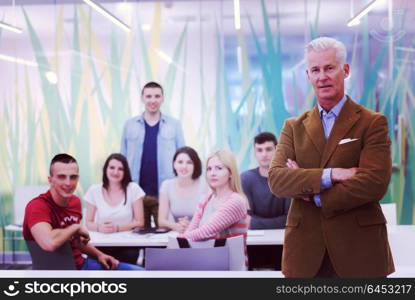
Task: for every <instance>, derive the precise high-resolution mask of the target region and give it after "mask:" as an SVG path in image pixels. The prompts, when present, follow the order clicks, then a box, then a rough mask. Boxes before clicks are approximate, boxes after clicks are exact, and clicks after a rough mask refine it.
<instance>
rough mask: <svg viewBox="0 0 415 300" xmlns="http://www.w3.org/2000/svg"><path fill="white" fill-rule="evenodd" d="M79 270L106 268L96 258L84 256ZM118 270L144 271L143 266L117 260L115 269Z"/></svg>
mask: <svg viewBox="0 0 415 300" xmlns="http://www.w3.org/2000/svg"><path fill="white" fill-rule="evenodd" d="M81 270H106V269H105V267H104V266H103V265H101V264H100V263H99V262H98V261H97V260H96V259H93V258H89V257H88V258H86V259H85V262H84V264H83V266H82V269H81ZM116 270H118V271H144V268H142V267H140V266H137V265H132V264H127V263H123V262H119V264H118V267H117V269H116Z"/></svg>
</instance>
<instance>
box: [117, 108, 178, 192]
mask: <svg viewBox="0 0 415 300" xmlns="http://www.w3.org/2000/svg"><path fill="white" fill-rule="evenodd" d="M159 126H160V128H159V132H158V135H157V171H158V188H160V185H161V183H162V182H163V181H164V180H166V179H169V178H173V177H174V173H173V167H172V161H173V156H174V153H176V150H177V149H179V148H181V147H183V146H185V142H184V137H183V130H182V127H181V125H180V122H179V121H178V120H176V119H174V118H172V117H169V116H166V115H164V114H161V117H160V125H159ZM144 137H145V123H144V116H143V114H141V115H139V116H136V117H133V118H131V119H129V120H128V121H127V122H126V123H125V125H124V130H123V134H122V138H121V153H122V154H123V155H124V156H125V157H126V158H127V161H128V165H129V167H130V171H131V177H132V180H133V181H134V182H137V183H139V182H140V169H141V157H142V155H143V143H144Z"/></svg>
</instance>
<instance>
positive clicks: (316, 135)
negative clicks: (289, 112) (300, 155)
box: [303, 105, 326, 155]
mask: <svg viewBox="0 0 415 300" xmlns="http://www.w3.org/2000/svg"><path fill="white" fill-rule="evenodd" d="M303 124H304V128H305V129H306V132H307V135H308V137H309V138H310V139H311V140H312V141H313V144H314V146H315V147H316V148H317V150H318V151H319V152H320V155H323V153H324V147H325V145H326V140H325V139H324V132H323V125H322V124H321V119H320V116H319V112H318V108H317V105H315V106H314V109H313V110H312V111H311V112H310V114H309V115H308V118H306V119H304V121H303Z"/></svg>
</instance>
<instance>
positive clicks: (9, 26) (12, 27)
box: [0, 22, 23, 33]
mask: <svg viewBox="0 0 415 300" xmlns="http://www.w3.org/2000/svg"><path fill="white" fill-rule="evenodd" d="M0 27H1V28H4V29H7V30H9V31H13V32H15V33H22V32H23V30H22V29H21V28H19V27H16V26H13V25H10V24H7V23H4V22H0Z"/></svg>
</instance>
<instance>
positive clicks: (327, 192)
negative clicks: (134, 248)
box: [269, 115, 391, 217]
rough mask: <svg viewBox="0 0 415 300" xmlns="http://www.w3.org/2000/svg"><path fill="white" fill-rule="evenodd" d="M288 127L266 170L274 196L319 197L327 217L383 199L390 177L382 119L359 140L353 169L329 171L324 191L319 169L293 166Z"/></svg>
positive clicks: (291, 139)
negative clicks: (358, 154)
mask: <svg viewBox="0 0 415 300" xmlns="http://www.w3.org/2000/svg"><path fill="white" fill-rule="evenodd" d="M292 126H293V125H292V123H291V122H290V121H288V122H286V123H285V126H284V129H283V131H282V133H281V138H280V143H279V144H278V147H277V151H276V153H275V156H274V158H273V161H272V164H271V168H270V170H269V185H270V188H271V191H272V192H273V193H274V194H276V195H279V196H282V197H295V198H303V199H307V198H309V197H310V196H313V195H315V194H320V196H321V200H322V212H323V214H324V215H326V216H327V217H330V216H335V215H337V214H340V213H343V212H344V211H347V210H350V209H353V208H356V207H359V206H362V205H365V204H367V203H368V202H371V201H379V200H380V199H381V198H382V197H383V195H384V193H385V192H386V189H387V186H388V183H389V179H390V174H391V156H390V140H389V138H388V127H387V120H386V118H385V117H384V116H381V115H378V116H377V117H375V118H373V120H372V121H371V123H370V124H369V125H368V128H367V130H366V131H365V133H364V135H363V136H362V140H363V141H364V145H363V148H362V149H361V152H360V159H359V162H358V165H357V166H356V168H351V169H342V168H333V169H332V172H331V179H332V183H333V186H332V187H331V188H328V189H322V188H321V178H322V173H323V169H322V168H312V169H304V168H301V166H298V164H296V162H295V158H296V153H295V151H294V146H293V145H294V134H293V127H292Z"/></svg>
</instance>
